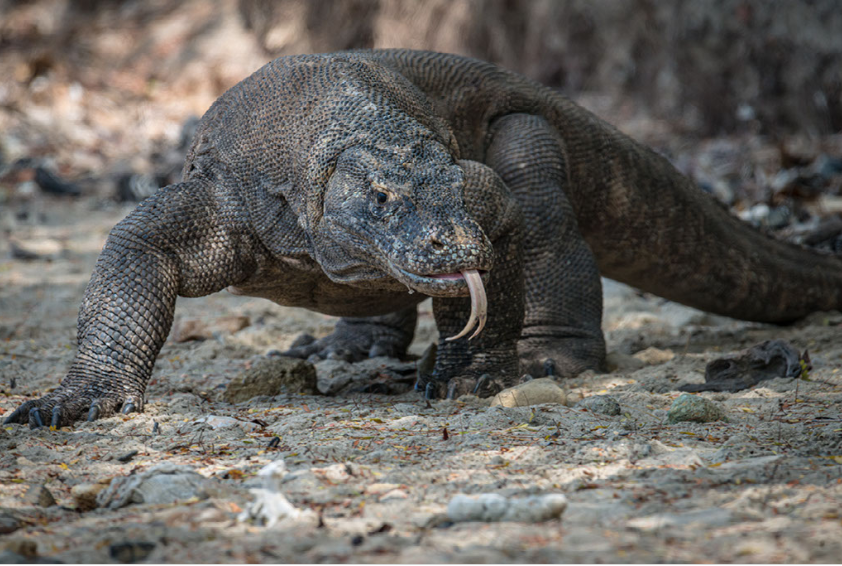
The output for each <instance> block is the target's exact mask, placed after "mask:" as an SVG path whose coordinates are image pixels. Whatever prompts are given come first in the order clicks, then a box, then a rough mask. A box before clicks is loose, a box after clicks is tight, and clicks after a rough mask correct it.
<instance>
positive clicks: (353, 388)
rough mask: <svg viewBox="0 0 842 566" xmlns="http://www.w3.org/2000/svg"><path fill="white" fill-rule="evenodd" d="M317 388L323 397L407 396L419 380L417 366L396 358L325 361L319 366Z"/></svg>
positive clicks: (317, 367)
mask: <svg viewBox="0 0 842 566" xmlns="http://www.w3.org/2000/svg"><path fill="white" fill-rule="evenodd" d="M316 374H317V375H318V389H319V392H320V393H322V394H323V395H338V394H340V393H349V392H354V393H387V394H400V393H405V392H406V391H408V390H409V389H411V388H412V385H413V384H414V383H415V379H416V368H415V363H412V362H409V363H408V362H402V361H400V360H397V359H394V358H385V357H379V358H369V359H366V360H362V361H360V362H356V363H353V364H352V363H349V362H346V361H342V360H323V361H320V362H318V363H317V364H316Z"/></svg>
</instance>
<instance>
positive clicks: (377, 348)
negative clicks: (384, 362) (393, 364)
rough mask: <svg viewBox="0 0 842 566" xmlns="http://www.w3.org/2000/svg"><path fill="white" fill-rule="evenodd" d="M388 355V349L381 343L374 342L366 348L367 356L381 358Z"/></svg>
mask: <svg viewBox="0 0 842 566" xmlns="http://www.w3.org/2000/svg"><path fill="white" fill-rule="evenodd" d="M388 355H389V351H388V350H387V349H386V346H383V345H382V344H374V345H372V346H371V348H370V349H369V350H368V357H369V358H381V357H383V356H388Z"/></svg>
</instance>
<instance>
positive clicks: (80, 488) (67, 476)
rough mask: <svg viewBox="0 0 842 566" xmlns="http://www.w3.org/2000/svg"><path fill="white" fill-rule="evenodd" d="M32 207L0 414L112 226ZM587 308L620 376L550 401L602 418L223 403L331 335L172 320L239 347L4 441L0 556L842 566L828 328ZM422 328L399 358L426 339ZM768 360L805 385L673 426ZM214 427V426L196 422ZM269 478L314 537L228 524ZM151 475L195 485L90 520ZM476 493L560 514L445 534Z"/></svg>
mask: <svg viewBox="0 0 842 566" xmlns="http://www.w3.org/2000/svg"><path fill="white" fill-rule="evenodd" d="M42 205H43V206H42V207H41V209H40V211H38V213H39V214H40V215H41V216H40V218H41V222H38V223H37V225H36V224H33V225H27V224H26V222H23V223H22V224H20V225H18V226H17V228H16V230H15V237H16V238H17V242H19V243H20V242H23V243H25V244H27V245H28V246H30V247H32V246H40V248H39V249H40V250H42V252H43V253H44V255H47V256H49V255H52V256H53V257H54V259H53V260H52V261H46V260H35V261H20V260H4V261H3V262H2V263H0V393H2V397H0V413H2V412H5V413H8V412H10V411H11V410H13V409H14V408H15V407H16V406H17V405H18V404H19V403H21V402H22V401H24V400H25V399H28V398H31V397H33V396H37V395H40V394H43V393H45V392H46V391H49V390H50V389H51V388H53V387H55V386H56V385H57V384H58V382H59V380H60V379H61V377H62V375H63V372H64V371H65V370H66V368H67V367H68V365H69V364H70V362H71V360H72V357H73V354H74V342H75V323H76V312H77V308H78V304H79V302H80V299H81V296H82V292H83V289H84V286H85V284H86V283H87V280H88V277H89V274H90V271H91V268H92V265H93V262H94V260H95V258H96V255H97V253H98V251H99V249H100V247H101V246H102V244H103V242H104V238H105V236H106V234H107V232H108V230H109V229H110V227H111V226H112V225H113V224H114V223H115V222H116V221H117V220H118V219H119V218H121V217H122V216H123V215H125V214H126V213H127V212H128V210H129V208H126V207H118V206H116V205H103V204H101V201H100V200H97V199H85V198H83V199H78V200H62V199H60V198H57V197H53V198H50V199H48V200H45V201H43V203H42ZM82 219H84V222H81V221H80V220H82ZM10 245H11V243H10V242H9V241H5V242H3V246H5V247H6V248H8V247H9V246H10ZM45 250H46V251H45ZM0 251H2V252H6V251H8V250H0ZM4 257H8V254H6V253H4ZM605 305H606V316H605V323H604V326H605V330H606V334H607V338H608V344H609V351H610V352H612V359H613V360H615V363H616V364H617V365H618V366H619V369H615V371H613V372H612V373H610V374H605V375H593V374H589V375H585V376H582V377H580V378H577V379H574V380H569V381H567V382H566V383H565V384H564V385H565V386H566V387H569V388H571V389H575V390H577V391H581V392H582V393H584V394H585V395H596V394H601V395H609V396H610V397H612V398H613V399H614V400H616V401H617V402H618V403H619V405H620V408H621V413H620V414H619V415H616V416H608V415H605V414H600V413H598V412H594V411H590V410H587V409H583V408H577V407H568V406H565V405H561V404H543V405H538V406H532V407H514V408H505V407H489V406H488V405H487V402H481V401H478V400H475V399H472V398H467V397H466V398H462V399H460V400H457V401H439V402H433V403H431V404H428V403H427V402H426V401H424V400H422V399H420V398H419V396H418V395H416V394H414V393H411V392H410V393H404V394H401V395H396V396H389V395H374V394H361V393H349V394H343V395H340V396H334V397H326V396H304V395H280V396H276V397H258V398H255V399H252V400H251V401H249V402H246V403H241V404H238V405H231V404H227V403H225V402H223V401H222V393H223V391H224V389H225V386H226V384H227V383H228V382H229V381H230V380H231V379H232V377H234V376H235V375H237V374H239V373H240V372H242V371H243V370H244V369H246V368H247V367H249V366H250V365H251V364H253V363H255V362H257V361H259V360H260V358H261V356H262V355H263V354H264V353H265V352H266V351H267V350H269V349H271V348H285V347H286V346H288V345H289V344H290V343H291V341H292V340H293V339H294V337H295V336H296V335H297V334H298V333H300V332H302V331H308V332H311V333H313V334H316V335H324V334H326V333H328V332H329V331H330V329H331V327H332V324H333V322H334V320H333V319H331V318H329V317H325V316H321V315H318V314H313V313H308V312H305V311H299V310H295V309H287V308H282V307H279V306H276V305H274V304H272V303H269V302H267V301H262V300H256V299H248V298H242V297H235V296H233V295H229V294H226V293H221V294H216V295H213V296H210V297H206V298H203V299H179V304H178V308H177V311H176V326H177V327H178V326H179V325H183V324H185V323H186V322H187V321H191V320H192V321H197V322H196V323H198V324H200V325H202V324H208V325H211V326H212V325H213V324H215V323H216V322H217V321H219V320H220V319H223V318H224V317H226V316H230V315H232V314H235V315H242V316H245V317H247V318H248V322H249V325H248V326H247V327H246V328H243V329H241V330H238V331H236V332H231V331H225V330H220V331H217V332H215V333H214V334H213V337H212V338H211V339H208V340H205V341H190V342H184V343H176V342H175V341H174V340H173V339H172V337H171V339H170V341H169V342H168V343H167V345H166V346H165V347H164V349H163V351H162V352H161V355H160V357H159V360H158V363H157V366H156V369H155V373H154V376H153V378H152V382H151V384H150V387H149V389H148V391H147V393H148V405H147V407H146V409H145V411H144V413H142V414H133V415H131V416H117V417H112V418H108V419H104V420H101V421H98V422H94V423H82V424H78V425H76V426H74V427H73V428H63V429H61V430H57V431H51V430H48V429H40V430H35V431H31V430H29V429H28V428H26V427H22V426H18V425H6V426H4V427H2V428H0V533H4V534H0V551H2V549H3V548H6V549H11V550H16V551H17V552H18V553H22V554H26V553H29V554H30V555H32V553H33V552H36V553H37V556H38V557H42V558H48V559H54V560H60V561H65V562H113V561H124V562H127V561H138V560H144V561H153V562H170V561H175V562H251V561H293V562H565V561H578V562H640V561H644V562H659V561H677V562H707V561H714V562H731V561H736V562H834V561H836V562H838V561H839V560H840V559H842V511H840V509H842V421H840V400H841V399H842V374H840V369H839V368H840V367H842V340H840V338H842V326H840V324H842V316H840V315H839V314H838V313H836V314H835V313H828V314H817V315H814V316H812V317H810V318H809V319H808V320H807V321H805V322H804V323H802V324H798V325H795V326H792V327H787V328H779V327H771V326H765V325H757V324H748V323H742V322H736V321H732V320H729V319H725V318H721V317H713V316H710V315H706V314H704V313H700V312H698V311H694V310H692V309H687V308H685V307H681V306H679V305H675V304H672V303H668V302H665V301H664V300H662V299H659V298H657V297H651V296H644V295H641V294H639V293H637V292H635V291H634V290H631V289H628V288H626V287H624V286H621V285H618V284H615V283H612V282H606V299H605ZM422 309H424V312H423V313H422V316H421V321H420V324H419V331H418V339H417V340H416V342H415V344H414V345H413V347H412V352H413V353H414V354H416V355H417V354H420V353H421V352H422V351H423V350H424V348H425V346H426V345H427V344H429V343H430V341H432V340H433V339H434V338H435V329H434V325H433V322H432V318H431V315H430V314H429V306H428V305H427V306H422ZM771 338H780V339H784V340H787V341H789V342H791V343H792V344H793V345H794V346H795V347H796V348H798V349H799V350H804V349H808V350H809V352H810V356H811V358H812V361H813V366H814V368H813V369H812V371H810V373H809V381H807V380H801V379H799V380H796V379H791V378H778V379H773V380H770V381H765V382H763V383H761V384H760V385H758V386H756V387H754V388H752V389H748V390H744V391H741V392H737V393H702V394H700V395H701V396H702V397H705V398H708V399H710V400H713V401H715V402H716V403H718V404H720V406H721V407H723V408H724V410H725V413H726V415H727V422H726V421H717V422H712V423H704V424H702V423H686V422H684V423H678V424H668V423H667V419H666V417H667V411H668V409H669V407H670V405H671V403H672V402H673V400H674V399H675V398H676V397H678V395H679V394H680V393H679V391H678V389H677V388H678V387H679V386H680V385H682V384H687V383H698V382H701V381H702V380H703V377H704V368H705V364H706V363H707V362H708V361H710V360H712V359H715V358H716V357H718V356H721V355H723V354H725V353H728V352H732V351H736V350H740V349H742V348H745V347H748V346H751V345H754V344H757V343H759V342H762V341H763V340H767V339H771ZM209 416H213V417H220V418H212V419H210V423H202V422H200V420H201V419H207V417H209ZM222 417H231V418H233V419H236V420H232V419H226V418H222ZM155 423H157V430H154V429H153V427H155V426H156V425H155ZM445 431H447V434H445ZM275 437H277V438H278V440H274V441H273V439H274V438H275ZM270 441H273V443H272V444H271V445H270V444H269V443H270ZM132 453H134V454H132ZM281 458H282V459H284V461H285V463H286V465H287V467H288V468H289V470H290V471H291V473H290V474H289V475H288V476H287V477H286V478H284V483H283V485H282V486H281V489H282V492H283V493H284V495H286V497H287V498H288V499H289V500H290V502H291V503H292V504H293V505H295V506H296V507H297V508H299V509H301V510H312V511H313V512H314V515H312V516H318V517H319V519H318V520H316V521H313V520H306V519H305V518H302V519H301V520H286V521H282V522H280V523H279V524H277V525H275V526H273V527H271V528H267V527H263V526H259V525H256V524H251V523H248V522H239V521H238V520H237V517H238V515H239V514H240V513H241V511H242V510H243V509H246V508H248V506H249V502H250V500H251V499H252V493H251V492H250V491H249V488H253V487H256V486H259V483H260V480H259V478H258V477H257V476H256V473H257V472H258V471H259V470H260V469H261V468H263V467H264V466H265V465H266V464H268V463H269V462H272V461H274V460H277V459H281ZM162 463H171V464H176V465H178V466H183V467H185V468H186V469H189V470H193V471H195V472H197V473H198V474H200V476H202V477H203V478H206V480H203V481H202V482H200V483H201V485H202V487H201V489H197V490H195V493H194V494H192V495H191V494H190V492H189V490H188V493H187V495H184V496H177V498H178V497H187V498H186V499H181V500H179V501H176V502H174V503H148V502H144V503H131V504H129V505H126V506H124V507H120V508H116V509H112V508H110V507H108V506H105V507H97V508H94V509H89V507H91V504H90V503H86V501H89V500H86V499H85V498H84V495H82V494H83V493H90V491H91V490H95V488H93V487H92V485H91V484H97V483H107V482H109V481H110V482H111V483H112V484H114V485H118V484H119V483H120V481H121V480H120V478H124V477H126V476H131V475H135V476H136V475H138V474H139V473H140V472H142V471H144V470H148V469H150V468H152V467H153V466H155V465H158V464H162ZM192 477H198V476H192ZM199 479H201V478H199ZM41 485H43V486H44V487H45V488H46V489H47V490H48V491H49V492H50V494H51V495H52V497H53V498H54V499H55V502H56V503H55V504H52V505H48V506H43V505H45V504H50V503H51V501H49V498H47V499H46V500H45V499H44V498H45V494H44V493H43V491H42V490H40V487H39V486H41ZM33 486H34V487H33ZM74 487H75V488H76V489H75V490H74ZM72 490H74V491H73V492H71V491H72ZM27 492H28V493H27ZM483 493H496V494H501V495H503V496H506V497H513V498H518V497H526V496H531V495H546V494H564V495H565V496H566V497H567V499H568V507H567V509H566V511H565V512H564V513H563V515H562V516H561V518H560V519H552V520H549V521H545V522H541V523H527V522H516V521H507V522H477V521H474V522H455V523H454V522H452V521H448V520H444V519H442V513H444V512H445V511H446V507H447V504H448V502H449V501H450V500H451V499H452V498H453V497H454V496H455V495H457V494H483ZM39 495H40V498H39V497H38V496H39ZM136 499H137V498H136ZM39 501H40V504H38V502H39ZM100 503H101V504H103V502H102V501H101V502H100ZM312 516H311V517H312ZM27 541H31V542H33V543H34V544H35V546H34V548H33V546H32V545H31V544H28V542H27ZM2 556H4V557H5V558H6V559H9V557H13V555H11V554H6V555H2Z"/></svg>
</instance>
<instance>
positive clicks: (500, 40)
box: [0, 0, 842, 255]
mask: <svg viewBox="0 0 842 566" xmlns="http://www.w3.org/2000/svg"><path fill="white" fill-rule="evenodd" d="M359 47H408V48H416V49H431V50H438V51H448V52H454V53H461V54H465V55H470V56H473V57H478V58H482V59H485V60H489V61H492V62H495V63H497V64H499V65H502V66H503V67H506V68H508V69H511V70H514V71H517V72H520V73H522V74H525V75H527V76H529V77H531V78H533V79H536V80H538V81H540V82H542V83H545V84H547V85H549V86H552V87H554V88H557V89H559V90H560V91H562V92H563V93H565V94H566V95H568V96H570V97H571V98H573V99H575V100H577V101H578V102H579V103H580V104H582V105H584V106H585V107H587V108H589V109H591V110H593V111H594V112H596V113H597V114H598V115H600V116H602V117H603V118H605V119H607V120H609V121H611V122H613V123H614V124H615V125H617V126H619V127H620V128H621V129H622V130H624V131H626V132H627V133H629V134H630V135H632V136H634V137H636V138H638V139H641V140H642V141H644V142H646V143H648V144H650V145H652V146H653V147H655V148H656V149H657V150H658V151H661V152H662V153H664V154H665V155H667V157H669V158H670V159H672V160H673V162H674V163H675V164H676V166H678V167H679V168H680V169H681V170H682V171H684V172H685V173H687V174H688V175H690V176H691V177H693V178H694V179H695V180H696V181H697V182H698V183H699V185H700V186H701V187H702V189H704V190H708V191H711V192H713V193H714V194H716V195H717V196H718V197H719V198H720V199H722V200H723V201H724V202H725V203H726V204H728V205H730V206H732V207H734V208H735V210H736V211H737V212H738V213H741V214H742V215H743V217H744V218H746V219H748V220H750V221H753V222H755V223H757V224H760V225H765V226H768V227H771V228H773V229H782V228H789V227H791V226H792V225H793V224H797V223H798V222H803V221H806V220H809V219H810V218H816V217H819V216H822V217H827V216H828V215H833V214H834V213H835V212H838V210H837V208H840V209H842V208H841V207H839V206H838V205H839V203H838V199H839V197H838V195H839V193H840V188H842V178H840V175H842V160H840V157H842V141H840V134H839V132H840V130H842V8H840V5H839V1H838V0H814V1H799V0H792V1H777V2H770V1H763V0H709V1H705V2H698V1H696V0H676V1H672V2H657V1H655V0H628V1H623V2H618V1H613V0H569V1H554V0H535V1H531V2H517V1H513V0H423V1H421V0H415V1H411V0H346V1H331V0H313V1H306V0H275V1H273V0H193V1H189V0H188V1H181V0H122V1H120V0H76V1H70V0H30V1H14V0H0V206H3V207H4V208H6V211H7V214H6V219H5V220H4V221H3V227H4V230H5V233H7V234H8V233H9V231H10V230H12V229H13V228H14V226H15V225H16V224H15V222H18V224H19V223H20V222H21V221H23V220H26V219H27V218H29V217H31V216H32V214H30V212H31V211H32V210H35V209H37V207H35V206H34V205H33V203H34V202H40V201H39V199H43V198H50V197H51V196H55V197H56V198H64V199H71V198H79V197H96V199H97V200H96V201H95V204H94V205H96V206H106V205H107V202H110V201H137V200H139V199H142V198H143V197H144V196H147V195H148V194H151V192H154V190H156V189H157V188H158V187H159V186H162V185H165V184H168V183H171V182H174V181H176V180H177V179H178V178H179V176H180V170H181V163H182V160H183V156H184V152H185V150H186V146H187V144H188V143H189V140H190V136H191V134H192V129H193V127H194V126H195V123H196V119H197V117H198V116H200V115H201V114H202V113H203V112H204V111H205V110H206V109H207V108H208V106H209V105H210V104H211V103H212V102H213V100H214V99H215V98H216V97H217V96H219V95H220V94H221V93H222V92H224V91H225V90H226V89H227V88H229V87H231V86H232V85H234V84H235V83H236V82H237V81H239V80H241V79H242V78H244V77H246V76H247V75H249V74H250V73H252V72H253V71H254V70H256V69H257V68H259V67H260V66H261V65H263V64H264V63H266V62H267V61H269V60H271V59H273V58H275V57H278V56H282V55H288V54H295V53H311V52H325V51H335V50H341V49H348V48H359ZM104 202H105V203H106V204H103V203H104ZM94 205H91V206H94ZM33 207H34V208H33ZM834 207H836V208H834ZM10 214H11V215H12V216H14V218H11V219H10V218H9V215H10ZM36 216H37V215H36ZM813 227H814V226H813ZM21 249H22V248H21ZM18 251H20V250H18ZM13 253H17V252H13ZM21 253H22V254H23V255H25V253H24V252H23V251H21ZM33 253H36V252H33ZM36 255H37V253H36Z"/></svg>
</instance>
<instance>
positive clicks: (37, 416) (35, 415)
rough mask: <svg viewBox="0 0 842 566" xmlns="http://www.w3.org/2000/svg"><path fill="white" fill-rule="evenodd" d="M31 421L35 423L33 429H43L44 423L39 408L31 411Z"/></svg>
mask: <svg viewBox="0 0 842 566" xmlns="http://www.w3.org/2000/svg"><path fill="white" fill-rule="evenodd" d="M29 420H30V422H32V421H35V426H33V427H31V428H41V427H42V426H44V421H43V419H41V410H40V409H39V408H38V407H35V408H34V409H32V410H31V411H29Z"/></svg>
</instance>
